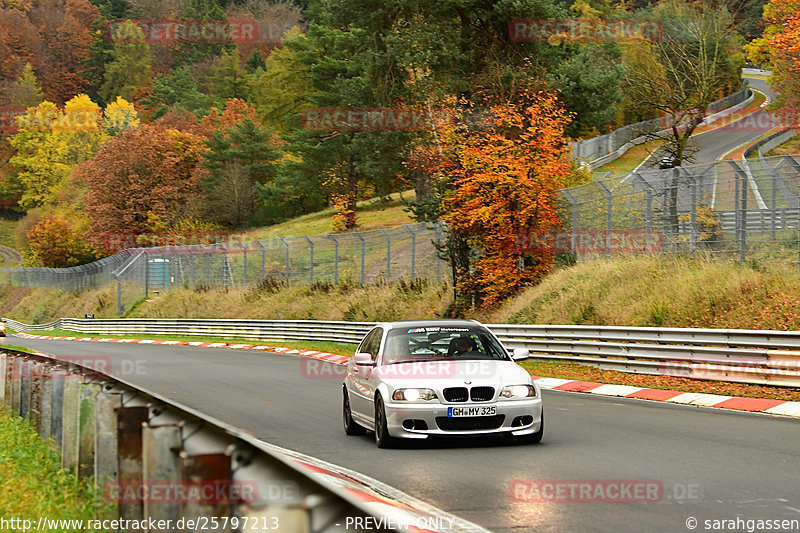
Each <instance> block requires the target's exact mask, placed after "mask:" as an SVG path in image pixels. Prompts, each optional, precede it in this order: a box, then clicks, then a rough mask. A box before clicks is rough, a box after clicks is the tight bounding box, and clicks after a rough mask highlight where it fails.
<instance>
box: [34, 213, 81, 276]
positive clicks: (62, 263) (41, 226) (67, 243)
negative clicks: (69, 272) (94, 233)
mask: <svg viewBox="0 0 800 533" xmlns="http://www.w3.org/2000/svg"><path fill="white" fill-rule="evenodd" d="M28 241H29V246H30V250H31V254H32V255H33V257H34V258H35V259H36V260H37V261H38V262H39V264H40V265H41V266H43V267H51V268H64V267H71V266H75V265H80V264H83V263H86V262H88V261H91V260H92V259H94V256H93V254H92V251H91V249H90V248H89V246H88V245H87V244H86V242H84V240H83V238H81V236H80V235H78V233H77V232H76V231H75V230H74V229H73V228H72V226H70V224H69V222H67V221H66V220H64V219H63V218H61V217H58V216H56V215H47V216H45V217H44V218H42V219H41V220H39V222H37V223H36V225H35V226H33V228H31V230H30V231H29V232H28Z"/></svg>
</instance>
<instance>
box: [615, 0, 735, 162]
mask: <svg viewBox="0 0 800 533" xmlns="http://www.w3.org/2000/svg"><path fill="white" fill-rule="evenodd" d="M653 14H654V16H656V17H658V19H659V20H660V21H662V22H663V24H664V31H663V35H662V36H661V37H660V38H659V39H656V40H654V41H653V42H651V43H642V45H641V46H640V47H638V48H639V53H637V54H632V55H630V56H629V60H630V63H629V65H628V67H629V68H628V74H627V79H626V84H627V87H626V94H627V95H628V97H629V98H630V99H631V100H632V101H633V102H634V103H636V104H638V105H643V106H645V107H649V108H651V109H653V110H654V111H655V112H656V113H657V115H658V116H666V122H667V125H668V126H669V127H668V128H667V132H666V133H665V134H662V133H660V132H656V133H652V132H644V133H646V137H647V140H648V141H650V140H660V141H662V142H664V143H665V146H664V150H665V151H666V152H667V153H668V154H669V155H670V156H671V157H672V158H673V160H674V161H675V164H676V165H681V164H682V163H683V162H684V159H686V158H687V157H688V156H690V154H689V153H688V152H687V146H688V142H689V138H690V137H691V136H692V134H693V133H694V130H695V129H696V128H697V127H698V126H699V125H700V123H702V121H703V119H704V118H705V113H706V110H707V109H708V106H709V104H710V103H711V102H713V101H714V100H715V99H716V98H718V97H720V96H721V95H722V94H723V93H725V92H732V91H733V90H735V89H737V88H739V87H740V86H741V84H740V81H739V75H740V70H741V67H742V66H743V65H744V57H743V55H742V53H741V52H740V49H741V41H740V37H739V35H738V34H737V33H736V31H735V30H734V29H733V19H732V17H731V15H730V13H729V12H728V11H727V10H726V8H725V7H724V5H719V6H717V5H713V4H711V3H710V2H708V1H704V2H702V3H700V4H696V5H695V4H686V3H684V2H682V1H680V0H666V1H664V2H662V3H660V4H659V5H658V6H657V7H656V8H655V10H654V11H653Z"/></svg>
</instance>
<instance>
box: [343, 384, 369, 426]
mask: <svg viewBox="0 0 800 533" xmlns="http://www.w3.org/2000/svg"><path fill="white" fill-rule="evenodd" d="M342 421H343V422H344V432H345V433H346V434H347V435H363V434H365V433H366V432H367V430H366V428H364V427H363V426H360V425H358V424H357V423H356V421H355V420H353V413H352V412H351V411H350V397H349V396H348V395H347V389H342Z"/></svg>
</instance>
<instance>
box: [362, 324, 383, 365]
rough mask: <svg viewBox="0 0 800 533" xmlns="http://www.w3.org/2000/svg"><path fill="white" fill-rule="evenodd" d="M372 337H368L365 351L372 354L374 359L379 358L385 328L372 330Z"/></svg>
mask: <svg viewBox="0 0 800 533" xmlns="http://www.w3.org/2000/svg"><path fill="white" fill-rule="evenodd" d="M371 337H372V338H370V339H367V342H366V347H365V348H364V351H365V352H367V353H370V354H372V361H373V362H374V361H376V360H377V359H378V351H379V350H380V348H381V338H383V328H378V329H376V330H374V331H373V332H372V336H371Z"/></svg>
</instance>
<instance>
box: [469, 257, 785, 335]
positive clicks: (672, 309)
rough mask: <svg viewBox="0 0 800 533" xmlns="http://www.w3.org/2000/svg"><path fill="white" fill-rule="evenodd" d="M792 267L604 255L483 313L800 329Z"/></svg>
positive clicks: (506, 317) (558, 320) (513, 318)
mask: <svg viewBox="0 0 800 533" xmlns="http://www.w3.org/2000/svg"><path fill="white" fill-rule="evenodd" d="M798 293H800V276H798V274H797V272H796V270H794V269H793V268H792V267H791V266H789V265H779V264H775V265H769V266H768V267H767V266H763V265H759V264H757V263H748V264H745V265H739V264H736V263H729V262H724V261H710V260H705V259H702V258H698V259H694V260H691V259H689V258H683V257H675V256H672V257H628V258H616V259H613V260H606V259H598V260H595V261H591V262H585V263H580V264H578V265H576V266H574V267H570V268H568V269H563V270H558V271H556V272H554V273H553V274H552V275H550V276H549V277H547V278H546V279H545V280H544V281H543V282H542V283H541V284H539V285H537V286H535V287H531V288H529V289H527V290H526V291H524V292H522V293H521V294H520V295H519V296H518V297H516V298H515V299H513V300H511V301H509V302H508V303H507V304H505V305H504V306H502V307H500V308H499V309H496V310H494V311H492V312H488V313H483V314H482V315H481V316H480V317H479V318H480V319H481V320H483V321H484V322H493V323H505V322H508V323H516V324H536V323H538V324H592V325H630V326H655V327H662V326H663V327H711V328H745V329H779V330H796V329H800V301H798V300H797V297H796V295H797V294H798Z"/></svg>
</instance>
